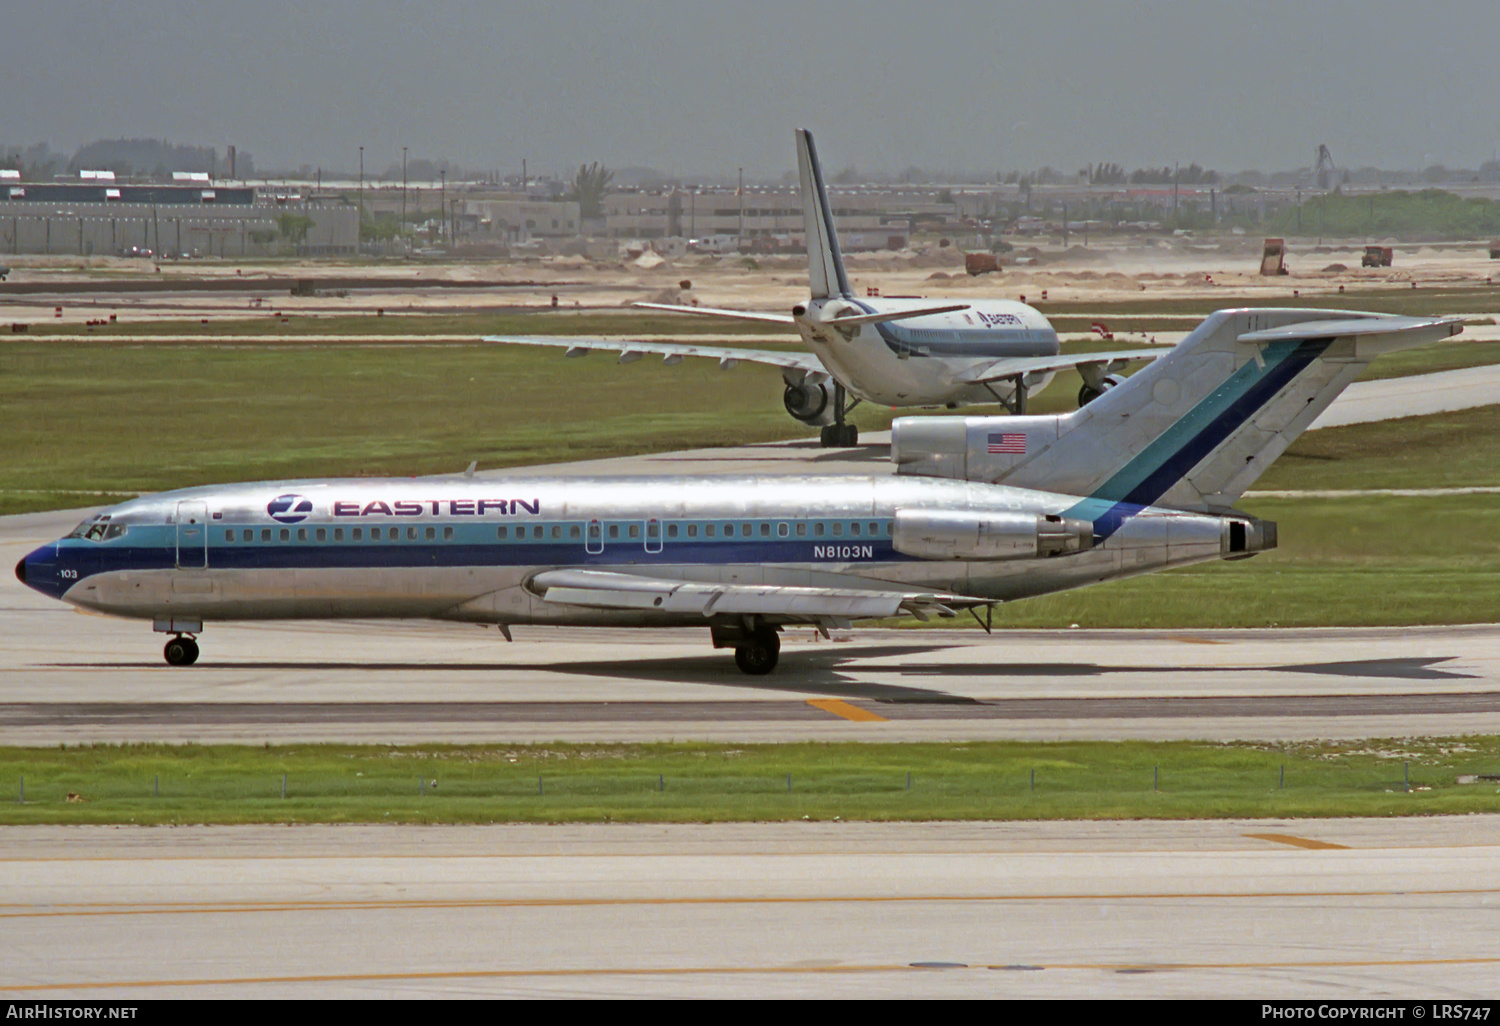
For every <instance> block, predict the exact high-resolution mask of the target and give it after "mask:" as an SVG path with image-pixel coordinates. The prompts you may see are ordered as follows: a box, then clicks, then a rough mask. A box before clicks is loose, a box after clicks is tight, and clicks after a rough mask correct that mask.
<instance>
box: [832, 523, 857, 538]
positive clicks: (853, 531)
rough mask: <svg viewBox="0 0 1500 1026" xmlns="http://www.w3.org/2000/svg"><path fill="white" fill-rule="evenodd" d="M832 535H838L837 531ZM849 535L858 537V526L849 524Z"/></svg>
mask: <svg viewBox="0 0 1500 1026" xmlns="http://www.w3.org/2000/svg"><path fill="white" fill-rule="evenodd" d="M833 533H834V534H838V531H834V532H833ZM849 533H850V534H853V535H858V534H859V525H858V524H850V525H849Z"/></svg>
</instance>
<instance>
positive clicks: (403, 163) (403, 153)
mask: <svg viewBox="0 0 1500 1026" xmlns="http://www.w3.org/2000/svg"><path fill="white" fill-rule="evenodd" d="M401 252H402V253H403V254H404V253H405V252H406V147H405V146H403V147H401Z"/></svg>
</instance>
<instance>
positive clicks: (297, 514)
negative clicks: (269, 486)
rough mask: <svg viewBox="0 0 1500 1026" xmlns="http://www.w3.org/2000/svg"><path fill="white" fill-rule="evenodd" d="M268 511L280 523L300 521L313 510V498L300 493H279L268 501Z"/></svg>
mask: <svg viewBox="0 0 1500 1026" xmlns="http://www.w3.org/2000/svg"><path fill="white" fill-rule="evenodd" d="M266 512H267V513H269V514H271V519H272V520H275V521H277V522H278V523H282V524H295V523H299V522H301V521H303V520H306V519H307V516H308V514H309V513H311V512H312V500H311V499H305V498H303V497H302V496H300V495H278V496H276V498H274V499H272V500H271V501H270V502H268V503H266Z"/></svg>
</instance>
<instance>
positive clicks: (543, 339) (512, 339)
mask: <svg viewBox="0 0 1500 1026" xmlns="http://www.w3.org/2000/svg"><path fill="white" fill-rule="evenodd" d="M483 341H485V342H493V343H495V344H496V345H504V346H547V347H550V348H553V349H564V350H566V351H567V355H568V356H587V355H588V354H589V353H590V352H592V351H593V350H595V349H598V350H600V351H602V352H606V353H619V354H620V358H619V361H618V362H620V363H633V362H634V361H636V360H639V359H641V358H642V357H643V356H645V355H646V354H647V353H650V354H652V355H653V356H660V357H661V358H662V362H663V363H668V364H673V363H681V362H682V361H683V360H684V359H685V358H687V357H689V356H694V357H698V358H700V359H705V360H718V361H719V366H720V367H722V368H723V369H724V370H729V369H730V368H732V367H733V366H734V365H735V364H737V363H741V362H743V363H763V364H767V365H769V366H772V367H780V368H782V369H783V370H796V371H801V372H802V373H803V374H814V373H816V374H824V373H827V371H826V370H825V368H824V367H823V364H822V363H821V362H819V360H818V358H817V357H816V356H814V355H813V354H812V353H807V352H801V353H799V352H796V351H795V350H787V351H785V352H778V351H777V350H774V349H727V348H724V347H722V346H693V345H682V344H680V343H677V342H634V341H631V340H628V339H626V340H618V339H597V338H567V337H562V336H557V335H486V336H484V339H483Z"/></svg>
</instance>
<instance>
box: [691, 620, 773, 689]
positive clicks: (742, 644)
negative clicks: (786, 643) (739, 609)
mask: <svg viewBox="0 0 1500 1026" xmlns="http://www.w3.org/2000/svg"><path fill="white" fill-rule="evenodd" d="M709 630H710V631H711V632H712V634H713V639H714V648H732V649H734V664H735V665H736V666H738V667H739V668H740V669H741V670H743V671H744V672H745V673H748V674H751V675H753V676H756V677H759V676H762V675H764V674H767V673H770V672H771V671H772V670H774V669H776V661H777V660H778V659H779V658H780V657H781V635H780V634H779V633H778V632H779V630H780V628H778V627H774V626H772V625H771V624H768V623H765V622H764V621H762V620H761V619H760V617H758V616H750V617H745V618H744V619H742V620H739V621H738V622H736V621H732V620H726V621H723V622H719V623H715V624H712V625H711V626H710V627H709Z"/></svg>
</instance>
